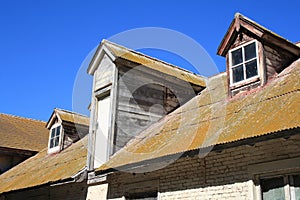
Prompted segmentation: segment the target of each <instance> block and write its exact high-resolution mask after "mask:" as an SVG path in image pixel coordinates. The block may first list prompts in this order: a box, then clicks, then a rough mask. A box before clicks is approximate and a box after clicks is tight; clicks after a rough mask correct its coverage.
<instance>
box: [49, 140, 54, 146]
mask: <svg viewBox="0 0 300 200" xmlns="http://www.w3.org/2000/svg"><path fill="white" fill-rule="evenodd" d="M53 145H54V139H53V138H52V139H50V148H52V147H53Z"/></svg>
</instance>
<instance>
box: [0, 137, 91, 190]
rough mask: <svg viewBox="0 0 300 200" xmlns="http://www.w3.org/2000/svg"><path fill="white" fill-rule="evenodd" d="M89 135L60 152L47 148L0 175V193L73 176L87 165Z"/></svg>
mask: <svg viewBox="0 0 300 200" xmlns="http://www.w3.org/2000/svg"><path fill="white" fill-rule="evenodd" d="M86 145H87V136H86V137H85V138H83V139H81V140H79V141H78V142H76V143H75V144H73V145H72V146H70V147H69V148H67V149H65V150H64V151H61V152H60V153H58V154H49V155H48V154H47V148H46V149H44V150H42V151H41V152H40V153H38V154H36V155H35V156H33V157H31V158H29V159H27V160H25V161H24V162H22V163H20V164H19V165H17V166H15V167H13V168H12V169H10V170H9V171H7V172H6V173H4V174H2V175H0V180H1V184H0V193H3V192H9V191H13V190H19V189H23V188H30V187H34V186H39V185H43V184H47V183H54V182H57V181H63V180H66V179H68V178H71V177H72V176H73V175H75V174H76V173H78V172H79V171H80V170H82V169H83V168H84V167H85V166H86V156H87V148H86Z"/></svg>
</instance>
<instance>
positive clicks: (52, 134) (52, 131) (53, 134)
mask: <svg viewBox="0 0 300 200" xmlns="http://www.w3.org/2000/svg"><path fill="white" fill-rule="evenodd" d="M54 136H55V128H53V129H52V130H51V138H53V137H54Z"/></svg>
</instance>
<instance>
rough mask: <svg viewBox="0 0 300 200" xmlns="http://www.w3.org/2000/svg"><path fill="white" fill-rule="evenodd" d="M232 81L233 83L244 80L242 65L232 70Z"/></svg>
mask: <svg viewBox="0 0 300 200" xmlns="http://www.w3.org/2000/svg"><path fill="white" fill-rule="evenodd" d="M232 79H233V83H236V82H239V81H242V80H244V70H243V65H239V66H237V67H235V68H232Z"/></svg>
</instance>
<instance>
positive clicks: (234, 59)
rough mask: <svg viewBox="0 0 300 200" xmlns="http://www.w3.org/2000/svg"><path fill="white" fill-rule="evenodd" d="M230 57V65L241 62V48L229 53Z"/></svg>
mask: <svg viewBox="0 0 300 200" xmlns="http://www.w3.org/2000/svg"><path fill="white" fill-rule="evenodd" d="M231 56H232V57H231V58H232V66H234V65H237V64H240V63H242V62H243V57H242V48H240V49H238V50H235V51H233V52H232V53H231Z"/></svg>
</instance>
